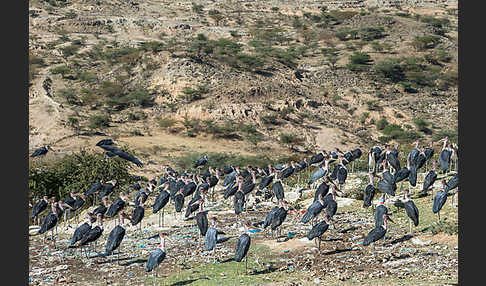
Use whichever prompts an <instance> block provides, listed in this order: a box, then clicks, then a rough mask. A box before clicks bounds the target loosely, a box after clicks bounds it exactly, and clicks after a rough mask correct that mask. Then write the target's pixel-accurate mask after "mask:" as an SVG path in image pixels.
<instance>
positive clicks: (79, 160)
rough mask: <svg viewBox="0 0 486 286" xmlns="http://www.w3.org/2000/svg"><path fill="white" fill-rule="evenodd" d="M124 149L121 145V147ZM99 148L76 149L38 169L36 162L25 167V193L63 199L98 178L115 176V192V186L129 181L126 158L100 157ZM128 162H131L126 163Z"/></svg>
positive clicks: (33, 196)
mask: <svg viewBox="0 0 486 286" xmlns="http://www.w3.org/2000/svg"><path fill="white" fill-rule="evenodd" d="M121 149H122V150H125V151H127V149H126V148H125V147H122V148H121ZM104 157H105V156H104V154H103V153H101V152H96V153H95V152H93V153H88V152H78V153H73V154H69V155H65V156H64V157H62V158H61V159H56V160H55V161H53V162H49V163H48V164H45V163H44V167H43V168H42V170H39V169H38V168H37V165H36V162H32V164H31V165H30V167H29V197H30V199H31V200H32V201H37V200H38V199H39V198H41V197H42V196H44V195H47V196H49V197H51V196H53V197H55V198H56V200H60V199H65V198H66V197H67V195H68V194H69V193H70V192H71V191H73V192H84V191H85V190H87V189H88V187H89V186H90V185H91V184H93V183H94V182H96V181H98V180H103V181H105V182H106V181H109V180H113V179H115V180H117V187H116V188H115V196H116V195H117V193H118V191H119V190H122V189H124V188H127V187H128V185H129V184H130V183H131V177H132V176H131V175H130V174H129V168H130V165H129V162H128V161H126V160H124V159H121V158H118V157H113V158H110V159H109V161H108V160H105V159H104ZM130 164H131V163H130Z"/></svg>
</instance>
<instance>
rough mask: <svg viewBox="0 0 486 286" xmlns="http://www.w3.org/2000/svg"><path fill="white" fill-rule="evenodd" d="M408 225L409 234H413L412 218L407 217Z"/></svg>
mask: <svg viewBox="0 0 486 286" xmlns="http://www.w3.org/2000/svg"><path fill="white" fill-rule="evenodd" d="M408 226H409V228H410V234H411V235H413V232H412V220H411V219H410V218H408Z"/></svg>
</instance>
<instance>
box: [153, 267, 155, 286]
mask: <svg viewBox="0 0 486 286" xmlns="http://www.w3.org/2000/svg"><path fill="white" fill-rule="evenodd" d="M153 271H154V274H153V277H154V286H155V269H154V270H153Z"/></svg>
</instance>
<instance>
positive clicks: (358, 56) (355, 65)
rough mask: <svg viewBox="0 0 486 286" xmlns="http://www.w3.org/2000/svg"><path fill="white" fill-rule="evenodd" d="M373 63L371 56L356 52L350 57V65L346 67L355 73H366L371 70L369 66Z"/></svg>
mask: <svg viewBox="0 0 486 286" xmlns="http://www.w3.org/2000/svg"><path fill="white" fill-rule="evenodd" d="M372 61H373V60H372V59H371V57H370V55H368V54H367V53H362V52H354V53H353V54H352V55H350V56H349V63H348V64H347V65H346V67H347V68H348V69H350V70H351V71H355V72H360V71H365V70H368V69H369V65H370V63H371V62H372Z"/></svg>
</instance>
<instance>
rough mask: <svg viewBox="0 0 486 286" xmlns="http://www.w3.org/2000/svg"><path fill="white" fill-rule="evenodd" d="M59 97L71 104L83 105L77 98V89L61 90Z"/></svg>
mask: <svg viewBox="0 0 486 286" xmlns="http://www.w3.org/2000/svg"><path fill="white" fill-rule="evenodd" d="M59 95H60V96H61V97H62V98H64V99H65V100H66V101H67V103H69V104H74V105H81V101H80V100H79V99H78V97H77V96H76V89H74V88H66V89H61V90H59Z"/></svg>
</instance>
